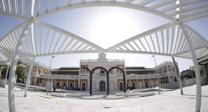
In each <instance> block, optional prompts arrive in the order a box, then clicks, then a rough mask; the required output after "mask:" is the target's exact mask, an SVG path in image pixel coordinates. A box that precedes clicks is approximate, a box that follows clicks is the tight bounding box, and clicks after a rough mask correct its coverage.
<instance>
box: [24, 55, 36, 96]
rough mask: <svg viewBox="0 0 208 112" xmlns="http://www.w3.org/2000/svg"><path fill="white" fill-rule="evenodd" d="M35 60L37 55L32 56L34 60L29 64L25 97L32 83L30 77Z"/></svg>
mask: <svg viewBox="0 0 208 112" xmlns="http://www.w3.org/2000/svg"><path fill="white" fill-rule="evenodd" d="M34 61H35V57H32V62H31V64H30V66H29V71H28V74H27V79H26V83H25V93H24V97H26V96H27V89H28V87H29V85H30V78H31V73H32V70H33V65H34Z"/></svg>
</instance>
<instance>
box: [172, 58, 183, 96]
mask: <svg viewBox="0 0 208 112" xmlns="http://www.w3.org/2000/svg"><path fill="white" fill-rule="evenodd" d="M172 60H173V64H174V67H175V72H176V75H177V77H178V83H179V87H180V92H181V95H183V86H182V83H181V76H180V73H179V68H178V65H177V63H176V61H175V58H174V56H172Z"/></svg>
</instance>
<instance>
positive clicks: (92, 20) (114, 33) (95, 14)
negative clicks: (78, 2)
mask: <svg viewBox="0 0 208 112" xmlns="http://www.w3.org/2000/svg"><path fill="white" fill-rule="evenodd" d="M42 21H45V22H47V23H50V24H53V25H56V26H58V27H60V28H63V29H65V30H67V31H70V32H72V33H75V34H77V35H79V36H81V37H83V38H85V39H87V40H89V41H91V42H93V43H95V44H97V45H100V46H101V47H103V48H108V47H110V46H112V45H114V44H116V43H119V42H121V41H123V40H125V39H127V38H129V37H132V36H134V35H136V34H139V33H142V32H144V31H147V30H149V29H152V28H154V27H157V26H159V25H162V24H165V23H167V22H168V20H166V19H163V18H161V17H158V16H155V15H152V14H149V13H145V12H142V11H138V10H134V9H126V8H118V7H90V8H79V9H73V10H69V11H65V12H62V13H59V14H55V15H51V16H49V17H46V18H43V20H42ZM21 22H23V21H21V20H19V19H12V18H11V17H7V16H0V29H1V30H0V37H1V38H2V36H4V35H5V34H6V33H7V32H8V31H9V30H11V29H12V28H14V27H15V26H16V25H18V24H20V23H21ZM187 24H188V25H189V26H191V27H192V28H194V29H195V30H196V31H198V32H199V33H200V34H201V35H202V36H203V37H205V38H206V37H208V29H207V28H206V27H207V26H208V17H205V18H202V19H199V20H195V21H191V22H189V23H187ZM206 39H207V38H206ZM96 58H97V54H70V55H59V56H56V57H55V59H54V60H53V64H52V67H53V68H58V67H61V66H68V67H69V66H79V60H80V59H96ZM107 58H109V59H125V62H126V66H145V67H154V61H153V58H152V56H151V55H144V54H112V53H111V54H107ZM176 60H177V61H178V63H179V67H180V70H184V69H187V68H189V66H191V65H192V61H191V60H187V59H181V58H177V59H176ZM36 61H41V62H42V63H44V64H45V65H49V61H50V57H48V56H47V57H41V58H38V59H36ZM164 61H171V58H170V57H164V56H156V62H157V64H160V63H162V62H164Z"/></svg>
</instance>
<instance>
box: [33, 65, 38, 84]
mask: <svg viewBox="0 0 208 112" xmlns="http://www.w3.org/2000/svg"><path fill="white" fill-rule="evenodd" d="M37 74H38V64H37V66H36V71H35V79H34V85H35V86H36V81H37Z"/></svg>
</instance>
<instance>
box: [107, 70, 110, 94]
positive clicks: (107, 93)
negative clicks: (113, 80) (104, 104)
mask: <svg viewBox="0 0 208 112" xmlns="http://www.w3.org/2000/svg"><path fill="white" fill-rule="evenodd" d="M109 90H110V89H109V72H107V95H109V93H110V91H109Z"/></svg>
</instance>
